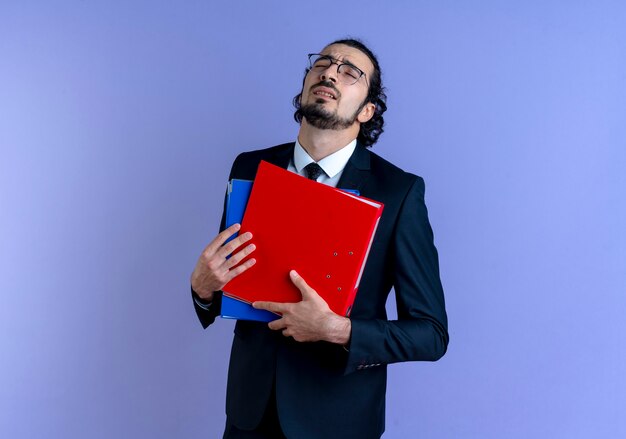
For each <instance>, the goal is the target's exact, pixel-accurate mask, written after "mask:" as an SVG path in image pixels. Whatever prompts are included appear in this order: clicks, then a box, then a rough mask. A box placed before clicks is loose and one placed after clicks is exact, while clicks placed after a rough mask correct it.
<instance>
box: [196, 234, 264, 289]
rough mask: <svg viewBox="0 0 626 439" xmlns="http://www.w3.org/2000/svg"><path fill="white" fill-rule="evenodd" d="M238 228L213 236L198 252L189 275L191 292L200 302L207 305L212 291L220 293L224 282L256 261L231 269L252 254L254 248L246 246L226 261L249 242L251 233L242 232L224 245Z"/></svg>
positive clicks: (252, 260) (251, 260) (250, 245)
mask: <svg viewBox="0 0 626 439" xmlns="http://www.w3.org/2000/svg"><path fill="white" fill-rule="evenodd" d="M240 228H241V226H240V225H239V224H233V225H232V226H230V227H229V228H227V229H226V230H224V231H223V232H222V233H220V234H219V235H217V236H216V237H215V239H214V240H213V241H211V243H210V244H209V245H207V246H206V248H205V249H204V250H203V251H202V254H201V255H200V258H199V259H198V262H197V263H196V268H194V270H193V273H191V288H193V290H194V291H195V292H196V294H198V296H199V297H200V298H201V299H204V300H207V301H211V300H213V292H214V291H218V290H221V289H222V288H223V287H224V285H226V284H227V283H228V281H230V280H231V279H232V278H234V277H235V276H238V275H240V274H241V273H243V272H244V271H246V270H247V269H248V268H250V267H252V266H253V265H254V264H255V263H256V260H255V259H254V258H251V259H248V260H247V261H246V262H244V263H243V264H241V265H239V266H238V267H236V268H233V267H234V266H235V265H237V264H238V263H239V262H241V260H242V259H243V258H245V257H246V256H248V255H249V254H250V253H252V252H253V251H254V249H255V248H256V247H255V245H254V244H249V245H247V246H246V247H244V248H243V249H241V250H239V251H238V252H237V253H235V254H233V255H232V256H231V257H230V258H228V259H226V257H227V256H228V255H229V254H231V253H232V252H233V251H235V250H236V249H238V248H239V247H240V246H241V245H243V244H244V243H246V242H247V241H249V240H250V239H252V233H250V232H246V233H243V234H241V235H239V236H238V237H236V238H235V239H233V240H232V241H230V242H229V243H228V244H226V245H224V242H226V240H227V239H228V237H229V236H231V235H233V234H235V233H237V232H238V231H239V229H240Z"/></svg>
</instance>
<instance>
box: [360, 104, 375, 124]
mask: <svg viewBox="0 0 626 439" xmlns="http://www.w3.org/2000/svg"><path fill="white" fill-rule="evenodd" d="M375 111H376V105H374V104H373V103H371V102H368V103H367V104H365V105H364V106H363V108H362V109H361V111H360V112H359V115H358V116H357V120H358V121H359V122H360V123H366V122H368V121H369V120H370V119H371V118H372V117H374V112H375Z"/></svg>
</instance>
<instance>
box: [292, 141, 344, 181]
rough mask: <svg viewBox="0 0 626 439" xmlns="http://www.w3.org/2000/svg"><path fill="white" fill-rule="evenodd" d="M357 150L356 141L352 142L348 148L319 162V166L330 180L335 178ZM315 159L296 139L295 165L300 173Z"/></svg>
mask: <svg viewBox="0 0 626 439" xmlns="http://www.w3.org/2000/svg"><path fill="white" fill-rule="evenodd" d="M355 148H356V139H354V140H353V141H352V142H350V143H348V144H347V145H346V146H344V147H343V148H341V149H340V150H339V151H335V152H334V153H332V154H331V155H329V156H327V157H324V158H323V159H322V160H320V161H319V162H317V164H318V165H320V167H321V168H322V170H323V171H324V173H325V174H326V175H328V177H329V178H333V177H334V176H335V175H337V174H338V173H340V172H341V171H342V170H343V168H345V167H346V164H347V163H348V160H350V156H352V153H353V152H354V150H355ZM314 161H315V160H313V158H311V156H310V155H309V153H308V152H306V150H305V149H304V148H303V147H302V145H300V142H299V141H298V139H296V146H295V147H294V150H293V164H294V166H295V168H296V171H298V173H301V172H302V169H304V167H305V166H306V165H308V164H309V163H312V162H314Z"/></svg>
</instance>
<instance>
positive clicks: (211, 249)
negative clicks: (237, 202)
mask: <svg viewBox="0 0 626 439" xmlns="http://www.w3.org/2000/svg"><path fill="white" fill-rule="evenodd" d="M239 229H241V224H239V223H235V224H233V225H232V226H230V227H228V228H227V229H225V230H223V231H222V232H221V233H219V234H218V235H217V236H216V237H215V238H214V239H213V241H211V242H210V243H209V245H207V246H206V248H205V249H204V252H205V253H209V254H213V253H215V252H216V251H218V250H219V248H220V247H221V246H222V245H224V243H225V242H226V240H227V239H228V238H230V237H231V236H232V235H234V234H235V233H237V232H238V231H239Z"/></svg>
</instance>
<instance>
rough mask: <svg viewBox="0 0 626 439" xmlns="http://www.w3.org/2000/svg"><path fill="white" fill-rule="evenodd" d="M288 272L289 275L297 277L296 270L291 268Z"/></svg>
mask: <svg viewBox="0 0 626 439" xmlns="http://www.w3.org/2000/svg"><path fill="white" fill-rule="evenodd" d="M289 274H290V275H291V277H298V273H297V272H296V270H291V271H290V272H289Z"/></svg>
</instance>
